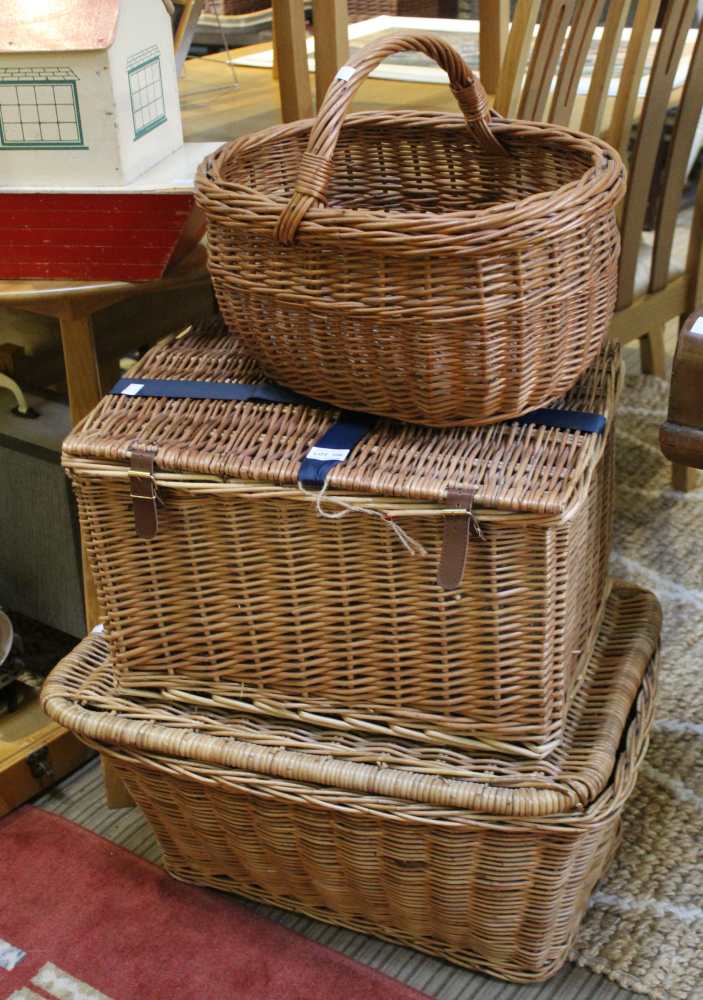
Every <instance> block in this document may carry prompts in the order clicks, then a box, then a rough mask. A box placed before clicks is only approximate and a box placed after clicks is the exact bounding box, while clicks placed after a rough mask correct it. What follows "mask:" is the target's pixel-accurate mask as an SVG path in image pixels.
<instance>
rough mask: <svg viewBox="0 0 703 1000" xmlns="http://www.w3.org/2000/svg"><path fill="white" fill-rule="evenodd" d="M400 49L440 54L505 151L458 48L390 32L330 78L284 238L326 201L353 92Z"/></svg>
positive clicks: (478, 126)
mask: <svg viewBox="0 0 703 1000" xmlns="http://www.w3.org/2000/svg"><path fill="white" fill-rule="evenodd" d="M397 52H422V53H423V54H424V55H426V56H429V57H430V58H431V59H434V61H435V62H436V63H438V64H439V66H441V67H442V69H443V70H444V71H445V72H446V73H447V75H448V77H449V85H450V87H451V90H452V93H453V94H454V96H455V98H456V100H457V104H458V105H459V107H460V109H461V111H462V113H463V115H464V118H465V119H466V124H467V126H468V128H469V130H470V131H471V132H472V133H473V135H474V136H475V137H476V139H477V140H478V141H479V142H481V143H482V144H483V145H484V147H486V149H488V150H489V151H490V152H492V153H496V154H497V155H505V152H506V150H505V148H504V147H503V146H502V145H501V143H500V142H499V141H498V139H497V138H496V137H495V135H494V134H493V132H492V131H491V129H490V127H489V125H488V122H489V121H490V118H491V112H490V109H489V107H488V99H487V98H486V92H485V90H484V89H483V87H482V86H481V84H480V83H479V81H478V80H477V79H476V77H475V76H474V75H473V73H472V72H471V70H470V69H469V67H468V66H467V65H466V63H465V62H464V60H463V59H462V58H461V56H460V55H459V53H458V52H457V51H456V49H454V48H452V46H451V45H448V44H447V43H446V42H444V41H442V39H441V38H437V37H435V36H434V35H425V34H416V33H415V32H410V31H400V32H398V33H397V34H394V35H387V36H386V37H384V38H381V39H379V40H378V41H377V42H372V43H371V44H370V45H367V46H365V47H364V48H363V49H362V50H361V51H360V52H358V53H357V54H356V56H354V58H353V59H351V60H350V61H349V63H347V65H346V66H343V67H342V68H341V69H340V70H339V71H338V73H337V76H336V77H335V78H334V80H333V81H332V83H331V84H330V86H329V88H328V90H327V93H326V94H325V98H324V100H323V102H322V107H321V108H320V110H319V112H318V114H317V119H316V121H315V124H314V125H313V127H312V130H311V132H310V138H309V139H308V145H307V149H306V150H305V152H304V153H303V156H302V159H301V162H300V168H299V171H298V178H297V181H296V185H295V192H294V194H293V196H292V198H291V199H290V201H289V202H288V204H287V205H286V207H285V208H284V210H283V212H282V213H281V215H280V218H279V220H278V223H277V225H276V230H275V232H274V238H275V239H277V240H279V241H280V242H281V243H292V242H293V241H294V240H295V236H296V233H297V232H298V227H299V226H300V223H301V222H302V221H303V219H304V218H305V215H306V213H307V211H308V209H309V208H311V207H312V206H313V205H323V204H324V203H325V192H326V191H327V186H328V184H329V181H330V177H331V176H332V157H333V156H334V151H335V148H336V146H337V141H338V139H339V134H340V132H341V130H342V124H343V122H344V119H345V117H346V114H347V111H348V109H349V105H350V104H351V102H352V98H353V97H354V94H355V93H356V92H357V90H358V89H359V87H360V86H361V84H362V83H363V82H364V80H365V79H366V77H367V76H368V75H369V73H371V72H372V71H373V70H374V69H376V67H377V66H378V65H379V63H381V62H383V60H384V59H385V58H386V57H387V56H390V55H394V54H395V53H397Z"/></svg>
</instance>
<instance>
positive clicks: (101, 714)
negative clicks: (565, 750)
mask: <svg viewBox="0 0 703 1000" xmlns="http://www.w3.org/2000/svg"><path fill="white" fill-rule="evenodd" d="M611 601H612V602H613V604H612V607H614V608H616V609H617V607H618V606H619V604H620V603H623V604H624V605H625V607H627V606H629V605H631V606H632V608H634V609H635V610H634V611H633V610H629V611H628V610H626V611H625V615H626V617H629V616H630V615H631V616H632V619H633V620H636V621H639V622H641V627H642V628H643V629H644V630H645V631H643V633H642V635H638V636H635V635H634V634H633V635H632V636H631V648H632V650H633V651H634V650H636V651H637V653H638V655H641V657H642V660H643V662H642V668H641V673H640V675H639V682H638V687H637V691H636V692H635V693H634V694H633V699H632V703H631V704H630V706H629V709H628V710H624V719H623V727H624V732H623V736H622V738H621V740H620V742H619V749H615V748H614V750H613V756H612V759H611V754H608V755H607V757H608V759H607V761H599V763H598V765H597V769H598V771H599V772H601V770H602V768H603V765H604V763H605V764H607V766H608V767H609V770H607V771H605V770H603V771H602V773H600V774H599V776H596V780H595V784H594V783H593V782H594V777H593V776H591V775H590V770H591V768H592V767H593V766H594V764H595V761H594V760H592V761H590V762H589V764H588V766H587V767H585V768H584V769H583V773H579V771H578V770H576V771H574V772H573V773H571V772H570V771H569V769H568V767H566V768H565V769H564V771H563V772H562V775H561V786H562V787H561V791H558V790H555V788H554V787H552V788H545V787H529V786H527V787H526V786H525V780H524V775H523V776H522V779H521V780H518V781H517V782H516V787H513V788H508V787H505V786H503V787H491V785H490V783H489V782H487V781H473V780H467V779H452V778H446V777H436V776H433V775H428V774H423V773H421V772H414V773H413V772H411V773H408V774H405V773H403V772H399V771H397V770H396V769H394V768H392V767H382V768H379V767H378V766H377V765H374V764H365V763H357V762H351V761H349V762H347V761H342V762H340V761H335V760H334V759H331V758H326V757H321V756H318V755H316V754H310V753H306V752H304V751H295V750H289V749H285V750H284V749H281V748H276V747H267V746H265V745H264V746H260V745H257V744H253V743H247V742H245V741H244V740H242V739H241V738H237V737H235V736H232V737H227V738H224V737H222V736H212V735H203V734H202V733H198V732H193V731H189V730H187V729H184V728H183V727H181V726H178V727H176V728H169V727H168V726H167V725H165V724H163V723H161V724H159V723H158V722H155V721H152V720H149V719H148V718H145V717H144V714H143V713H141V717H140V718H128V717H125V716H124V715H121V714H120V712H119V709H118V708H117V705H116V704H115V705H113V706H112V708H111V710H107V709H104V710H102V711H97V710H96V708H95V707H92V708H90V707H87V703H89V702H90V693H89V691H90V688H91V686H92V687H93V688H94V687H95V686H96V685H98V686H99V685H100V684H101V683H102V684H103V685H104V684H105V683H106V678H108V675H109V671H110V663H109V652H108V646H107V643H106V641H105V640H104V639H103V638H102V637H100V636H96V635H92V636H89V637H88V638H87V639H85V640H83V642H82V643H81V644H80V646H78V647H77V648H76V650H75V651H73V652H72V653H70V654H69V655H68V656H67V657H66V658H65V659H64V660H62V661H61V663H60V664H59V665H58V666H57V667H56V668H54V670H53V671H52V673H51V675H50V677H49V679H48V680H47V682H46V684H45V685H44V688H43V691H42V697H41V702H42V708H43V709H44V711H45V712H46V713H47V714H48V715H49V716H50V717H51V718H53V719H54V720H55V721H57V722H59V723H60V724H61V725H63V726H65V727H66V728H68V729H71V730H73V731H75V732H76V733H77V734H78V735H80V736H81V737H82V738H87V739H88V740H97V741H99V742H101V743H104V744H111V745H113V746H117V747H119V746H124V747H125V748H126V749H127V748H129V749H131V750H137V751H149V752H150V753H153V754H166V755H168V756H169V757H175V758H179V759H181V760H192V761H193V762H194V763H195V762H198V763H201V764H214V765H217V766H218V767H226V768H237V769H244V770H250V771H254V772H258V773H265V774H271V775H278V776H279V777H281V778H286V779H289V780H292V781H305V782H308V783H311V784H315V785H319V786H323V787H336V788H345V789H347V790H349V791H350V792H356V793H361V794H371V795H373V796H384V797H390V798H392V799H395V800H396V801H398V802H402V803H403V804H405V805H406V806H409V804H410V803H413V802H414V803H416V804H417V803H419V804H421V806H422V807H423V808H426V809H429V810H430V811H432V810H433V809H436V808H437V809H440V810H441V809H443V808H448V809H451V810H452V811H454V810H460V811H461V812H462V813H465V814H470V815H476V816H479V817H481V818H482V819H483V818H487V817H489V816H492V817H493V818H494V819H496V818H501V817H502V818H506V819H512V818H515V819H520V818H522V819H534V820H539V819H540V818H544V819H545V820H549V819H550V818H551V819H557V820H558V819H560V818H562V817H563V818H567V819H568V818H569V817H571V819H572V820H573V818H574V815H583V814H584V812H586V813H588V814H591V815H593V814H595V815H596V816H597V815H598V814H599V812H600V811H601V809H603V807H604V806H606V812H607V811H608V806H609V805H610V804H609V803H608V797H609V794H608V793H609V792H610V791H612V784H613V772H614V771H615V772H617V770H618V767H619V766H620V764H621V758H622V756H623V753H622V748H623V746H626V747H627V746H629V747H630V749H632V747H631V742H632V741H633V740H635V741H638V740H640V739H642V740H646V736H647V733H648V729H649V721H651V715H652V713H653V707H652V704H653V696H654V690H655V681H656V661H657V651H658V640H657V636H658V635H659V629H660V621H661V612H660V609H659V605H658V602H657V600H656V598H655V597H654V596H653V595H652V594H651V593H649V592H647V591H644V590H642V589H640V588H638V587H633V586H631V585H628V584H618V585H617V586H616V588H615V589H614V592H613V595H612V597H611ZM615 615H616V617H617V610H616V611H615ZM645 636H646V638H645ZM610 642H615V643H617V636H615V635H614V636H613V637H612V638H610V639H607V638H606V639H605V643H606V646H607V648H606V650H605V651H604V652H603V653H602V654H601V655H602V656H604V657H606V658H608V657H609V656H610V657H611V658H612V650H610V648H609V647H610ZM596 655H597V654H596ZM81 680H82V681H83V683H81ZM85 682H87V688H86V683H85ZM117 694H118V697H119V698H121V699H124V698H126V699H127V701H133V700H134V699H133V698H132V696H131V695H130V694H129V693H127V694H125V695H121V694H120V693H119V691H118V692H117ZM621 695H622V692H619V693H618V699H619V698H621ZM586 712H587V710H586ZM642 730H643V731H644V732H643V733H642V732H641V731H642ZM641 752H642V749H641V747H640V749H639V750H638V753H641ZM599 756H603V754H602V751H601V752H600V753H599ZM582 783H585V785H586V787H588V786H591V791H590V792H589V794H588V795H587V796H586V801H584V797H583V794H582V792H580V791H579V786H580V785H581V784H582Z"/></svg>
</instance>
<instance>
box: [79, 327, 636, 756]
mask: <svg viewBox="0 0 703 1000" xmlns="http://www.w3.org/2000/svg"><path fill="white" fill-rule="evenodd" d="M260 382H261V374H260V372H258V371H257V369H256V367H255V366H254V364H253V363H252V362H250V361H248V360H247V359H246V357H245V356H244V355H243V354H242V352H241V349H240V348H239V347H238V346H237V344H236V342H235V340H234V339H233V338H232V337H231V336H229V335H228V334H227V331H226V330H225V329H224V327H223V326H222V324H221V322H220V321H218V320H216V321H213V323H212V324H211V325H210V326H207V327H201V328H199V329H196V330H193V331H190V332H189V333H187V334H186V335H185V336H182V337H178V336H176V337H172V338H170V339H167V340H166V341H164V342H163V343H162V344H160V345H158V346H156V347H155V348H153V349H152V350H151V351H150V352H149V353H148V354H147V355H146V356H145V357H144V359H143V360H142V361H141V362H140V363H139V364H138V366H137V367H136V368H135V369H134V370H133V371H132V372H131V373H130V377H129V379H127V380H125V381H124V383H122V384H121V386H118V387H116V390H115V391H116V393H117V394H114V395H109V396H107V397H106V398H105V399H103V400H102V402H101V403H100V404H99V406H98V407H97V408H96V410H95V411H94V412H93V414H92V415H91V416H89V417H88V418H87V419H86V421H84V422H83V424H82V425H81V426H79V427H78V428H77V429H76V431H74V432H73V433H72V434H71V435H70V436H69V437H68V438H67V439H66V441H65V442H64V454H63V461H64V464H65V466H66V468H67V470H68V473H69V475H70V477H71V479H72V482H73V486H74V489H75V494H76V497H77V500H78V507H79V513H80V519H81V527H82V531H83V535H84V538H85V543H86V546H87V551H88V555H89V560H90V565H91V568H92V572H93V575H94V578H95V581H96V584H97V590H98V596H99V601H100V605H101V607H102V608H103V610H104V621H105V627H106V630H107V634H108V636H109V640H110V643H111V649H112V653H113V656H114V665H115V670H116V672H117V674H118V676H119V677H120V679H121V681H122V682H123V683H125V684H127V685H129V686H132V687H142V688H144V687H186V688H189V689H190V690H203V691H210V692H211V691H213V690H217V691H219V692H220V693H222V694H225V693H229V694H230V695H231V694H232V692H237V694H238V696H239V697H240V701H241V704H242V705H245V704H246V705H248V706H249V708H250V710H251V711H252V712H257V711H261V710H262V708H263V707H264V706H265V707H266V710H267V711H269V712H270V713H272V714H275V715H279V716H280V717H282V718H291V717H299V718H303V719H304V718H306V717H307V713H315V714H316V715H317V716H318V717H319V718H320V719H322V718H325V719H327V721H328V723H329V725H331V726H343V727H345V728H348V727H350V726H351V727H352V728H369V727H370V728H376V727H380V726H385V727H387V728H388V729H389V731H401V730H402V731H404V732H406V733H410V732H413V733H415V734H416V736H417V738H418V739H421V740H425V739H427V738H433V736H432V734H434V733H436V731H437V730H440V731H442V732H443V733H444V734H445V736H446V738H449V736H450V735H451V736H452V737H453V738H454V739H456V740H457V741H459V742H460V743H461V742H462V741H464V740H467V739H479V740H484V741H490V742H492V743H494V744H495V745H500V746H502V747H503V748H504V749H505V748H507V747H508V746H511V747H512V748H513V749H514V750H515V751H516V752H521V753H528V754H537V755H543V754H546V753H548V752H549V749H550V747H551V746H552V745H553V743H554V741H556V740H557V739H558V738H559V734H560V731H561V727H562V723H563V719H564V715H565V712H566V709H567V705H568V700H569V698H570V697H571V696H572V694H573V691H574V689H575V685H576V683H577V681H578V678H579V676H580V673H581V667H582V665H583V664H584V663H585V661H586V659H587V657H588V654H589V650H590V648H591V645H592V643H593V641H594V637H595V633H596V630H597V624H598V621H597V620H598V615H599V611H600V609H601V606H602V602H603V598H604V594H605V588H606V581H607V562H608V557H609V553H610V538H611V523H612V458H613V444H612V437H613V435H612V418H613V415H614V408H615V402H616V398H617V394H618V390H619V383H620V366H619V361H618V356H617V351H616V350H615V349H609V350H608V351H607V352H606V353H605V354H604V355H603V356H602V358H601V359H600V360H599V361H598V363H597V364H596V365H595V366H594V367H593V368H592V369H591V370H590V371H589V373H588V374H587V375H586V376H585V377H584V378H583V380H582V381H581V382H580V383H579V385H578V386H577V387H576V388H575V389H574V390H572V392H571V393H570V394H569V396H568V397H567V399H566V400H564V401H562V404H561V407H562V408H561V409H558V410H556V411H553V412H555V413H556V415H557V416H559V415H561V417H564V418H565V419H566V420H567V424H568V423H569V422H570V421H574V420H576V419H577V418H579V419H580V418H582V417H583V416H584V414H583V413H582V411H588V412H591V413H592V415H593V417H594V418H595V419H596V420H597V421H600V422H602V423H603V424H605V425H606V426H605V430H604V433H600V434H599V433H587V432H581V431H576V430H574V429H573V426H576V424H574V425H573V426H572V427H568V426H567V427H566V428H560V427H546V426H540V424H539V420H538V417H539V415H534V418H530V421H527V420H525V419H523V420H522V421H519V422H513V423H509V424H503V425H500V426H498V425H493V426H491V427H487V428H476V429H468V428H465V429H453V430H444V431H441V430H434V429H429V428H422V427H417V426H411V425H398V424H392V423H389V422H387V421H382V420H379V421H378V422H377V423H376V424H375V425H374V426H369V427H365V426H364V427H363V428H362V429H363V430H364V431H365V436H364V437H363V439H362V440H361V441H359V443H358V444H357V445H356V447H355V448H354V449H353V450H352V452H351V454H350V455H349V456H348V458H347V459H346V460H345V461H341V462H339V463H338V464H336V465H334V464H333V463H330V465H331V468H330V470H329V472H327V474H326V478H325V489H324V493H322V494H321V493H320V492H313V490H312V488H311V487H306V489H304V490H303V489H301V488H300V485H299V478H301V477H302V471H301V470H302V469H303V465H304V462H307V461H308V459H307V458H306V456H307V455H309V454H311V453H312V452H313V451H315V453H317V451H318V450H321V451H322V454H323V455H327V454H328V450H329V449H326V448H324V447H323V448H322V449H317V448H316V445H317V444H318V443H319V442H320V441H321V439H322V441H323V442H324V440H325V439H326V437H327V435H328V434H334V433H335V432H336V430H338V429H339V428H340V426H343V422H342V423H340V421H339V420H338V419H337V418H338V417H339V413H338V412H337V411H331V410H327V409H324V408H319V407H314V406H307V405H300V404H296V403H291V404H272V403H263V402H251V401H239V402H237V401H232V400H230V401H223V400H222V399H219V400H218V399H213V398H210V399H208V398H163V397H164V394H165V393H166V392H167V391H174V390H173V388H172V387H173V386H174V385H175V386H176V390H175V391H178V387H180V386H185V392H186V394H188V393H190V394H191V395H195V396H203V395H204V396H205V397H207V396H208V395H210V396H213V395H216V392H215V390H216V389H221V390H227V389H228V387H229V388H231V387H232V384H233V383H234V384H235V385H234V388H237V387H240V388H241V386H242V385H244V386H245V387H246V386H250V385H251V384H254V383H256V384H257V390H258V388H261V386H259V385H258V384H259V383H260ZM154 386H155V388H154ZM247 391H249V390H247ZM143 392H147V393H148V392H153V393H155V395H152V396H144V395H142V393H143ZM123 393H126V394H123ZM133 393H136V394H133ZM349 416H350V415H347V418H348V417H349ZM533 419H534V421H535V422H532V420H533ZM311 446H314V447H312V448H311ZM332 452H334V449H332ZM319 464H320V466H321V468H322V469H323V470H324V469H325V468H326V465H325V463H324V462H323V463H319ZM139 494H141V495H142V497H143V499H135V498H134V497H135V496H138V495H139ZM408 549H410V550H411V551H409V550H408Z"/></svg>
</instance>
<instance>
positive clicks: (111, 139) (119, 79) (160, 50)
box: [0, 0, 183, 189]
mask: <svg viewBox="0 0 703 1000" xmlns="http://www.w3.org/2000/svg"><path fill="white" fill-rule="evenodd" d="M182 145H183V132H182V129H181V119H180V111H179V104H178V82H177V76H176V66H175V59H174V52H173V36H172V29H171V18H170V14H169V12H168V9H167V6H166V5H165V3H164V0H41V2H37V0H2V2H1V3H0V183H1V184H2V185H3V186H4V187H13V186H26V185H28V184H32V185H35V186H36V187H42V186H51V187H53V188H54V189H61V188H62V187H69V186H74V187H75V186H76V185H85V186H90V187H95V188H99V187H101V186H116V185H120V184H128V183H130V182H131V181H133V180H134V179H135V178H137V177H138V176H139V175H140V174H143V173H144V172H145V171H147V170H148V169H149V168H150V167H152V166H154V164H156V163H158V162H159V161H161V160H163V159H165V158H166V157H167V156H168V155H169V154H170V153H172V152H174V151H175V150H177V149H179V148H180V147H181V146H182Z"/></svg>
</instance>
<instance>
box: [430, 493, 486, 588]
mask: <svg viewBox="0 0 703 1000" xmlns="http://www.w3.org/2000/svg"><path fill="white" fill-rule="evenodd" d="M475 492H476V491H475V490H471V489H464V490H447V506H448V507H454V508H456V509H457V510H460V511H462V512H463V511H466V513H457V514H452V515H451V516H449V517H445V518H444V536H443V539H442V554H441V556H440V559H439V569H438V570H437V583H438V584H439V586H440V587H443V588H444V590H458V589H459V587H460V586H461V581H462V580H463V579H464V569H465V568H466V557H467V555H468V552H469V538H470V537H471V508H472V506H473V502H474V495H475Z"/></svg>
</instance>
